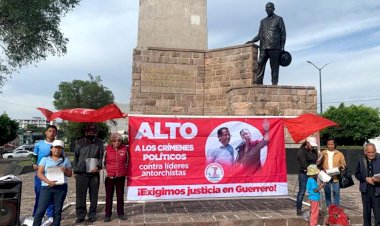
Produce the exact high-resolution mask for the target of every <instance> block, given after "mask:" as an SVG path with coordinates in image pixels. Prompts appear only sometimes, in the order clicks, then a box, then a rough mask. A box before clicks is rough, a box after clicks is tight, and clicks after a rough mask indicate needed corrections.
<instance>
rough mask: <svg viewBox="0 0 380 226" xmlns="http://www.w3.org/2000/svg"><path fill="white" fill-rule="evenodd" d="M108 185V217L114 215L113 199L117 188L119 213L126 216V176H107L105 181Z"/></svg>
mask: <svg viewBox="0 0 380 226" xmlns="http://www.w3.org/2000/svg"><path fill="white" fill-rule="evenodd" d="M104 185H105V187H106V207H105V209H104V210H105V212H106V216H107V217H111V215H112V200H113V194H114V191H115V188H116V200H117V215H119V216H124V187H125V177H107V178H106V181H105V183H104Z"/></svg>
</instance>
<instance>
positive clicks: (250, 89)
mask: <svg viewBox="0 0 380 226" xmlns="http://www.w3.org/2000/svg"><path fill="white" fill-rule="evenodd" d="M316 96H317V91H316V90H315V88H314V87H310V86H278V85H277V86H272V85H251V86H246V87H237V88H231V89H230V90H229V91H228V92H227V99H228V114H229V115H242V116H243V115H267V116H297V115H300V114H303V113H308V112H312V113H315V112H316V111H317V97H316Z"/></svg>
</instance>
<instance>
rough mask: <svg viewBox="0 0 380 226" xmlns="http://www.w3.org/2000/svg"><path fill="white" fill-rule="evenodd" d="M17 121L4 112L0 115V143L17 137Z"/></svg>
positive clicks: (2, 143)
mask: <svg viewBox="0 0 380 226" xmlns="http://www.w3.org/2000/svg"><path fill="white" fill-rule="evenodd" d="M17 130H18V123H17V122H16V121H15V120H12V119H10V118H9V117H8V115H7V114H6V113H3V114H2V115H0V145H1V146H2V145H4V144H6V143H8V142H9V141H12V140H14V139H15V138H16V137H17Z"/></svg>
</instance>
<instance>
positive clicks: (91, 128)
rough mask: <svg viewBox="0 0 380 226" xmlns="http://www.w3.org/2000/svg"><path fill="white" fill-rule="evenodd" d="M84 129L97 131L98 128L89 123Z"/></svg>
mask: <svg viewBox="0 0 380 226" xmlns="http://www.w3.org/2000/svg"><path fill="white" fill-rule="evenodd" d="M85 131H86V132H90V131H92V132H95V133H96V132H98V129H97V128H96V125H95V124H90V125H87V126H86V128H85Z"/></svg>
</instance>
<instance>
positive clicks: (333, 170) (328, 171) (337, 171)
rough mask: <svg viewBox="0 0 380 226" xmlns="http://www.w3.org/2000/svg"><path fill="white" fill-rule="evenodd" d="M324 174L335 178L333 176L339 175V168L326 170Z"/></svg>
mask: <svg viewBox="0 0 380 226" xmlns="http://www.w3.org/2000/svg"><path fill="white" fill-rule="evenodd" d="M326 173H327V174H328V175H329V176H335V175H339V174H340V171H339V168H338V167H334V168H332V169H328V170H326Z"/></svg>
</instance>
